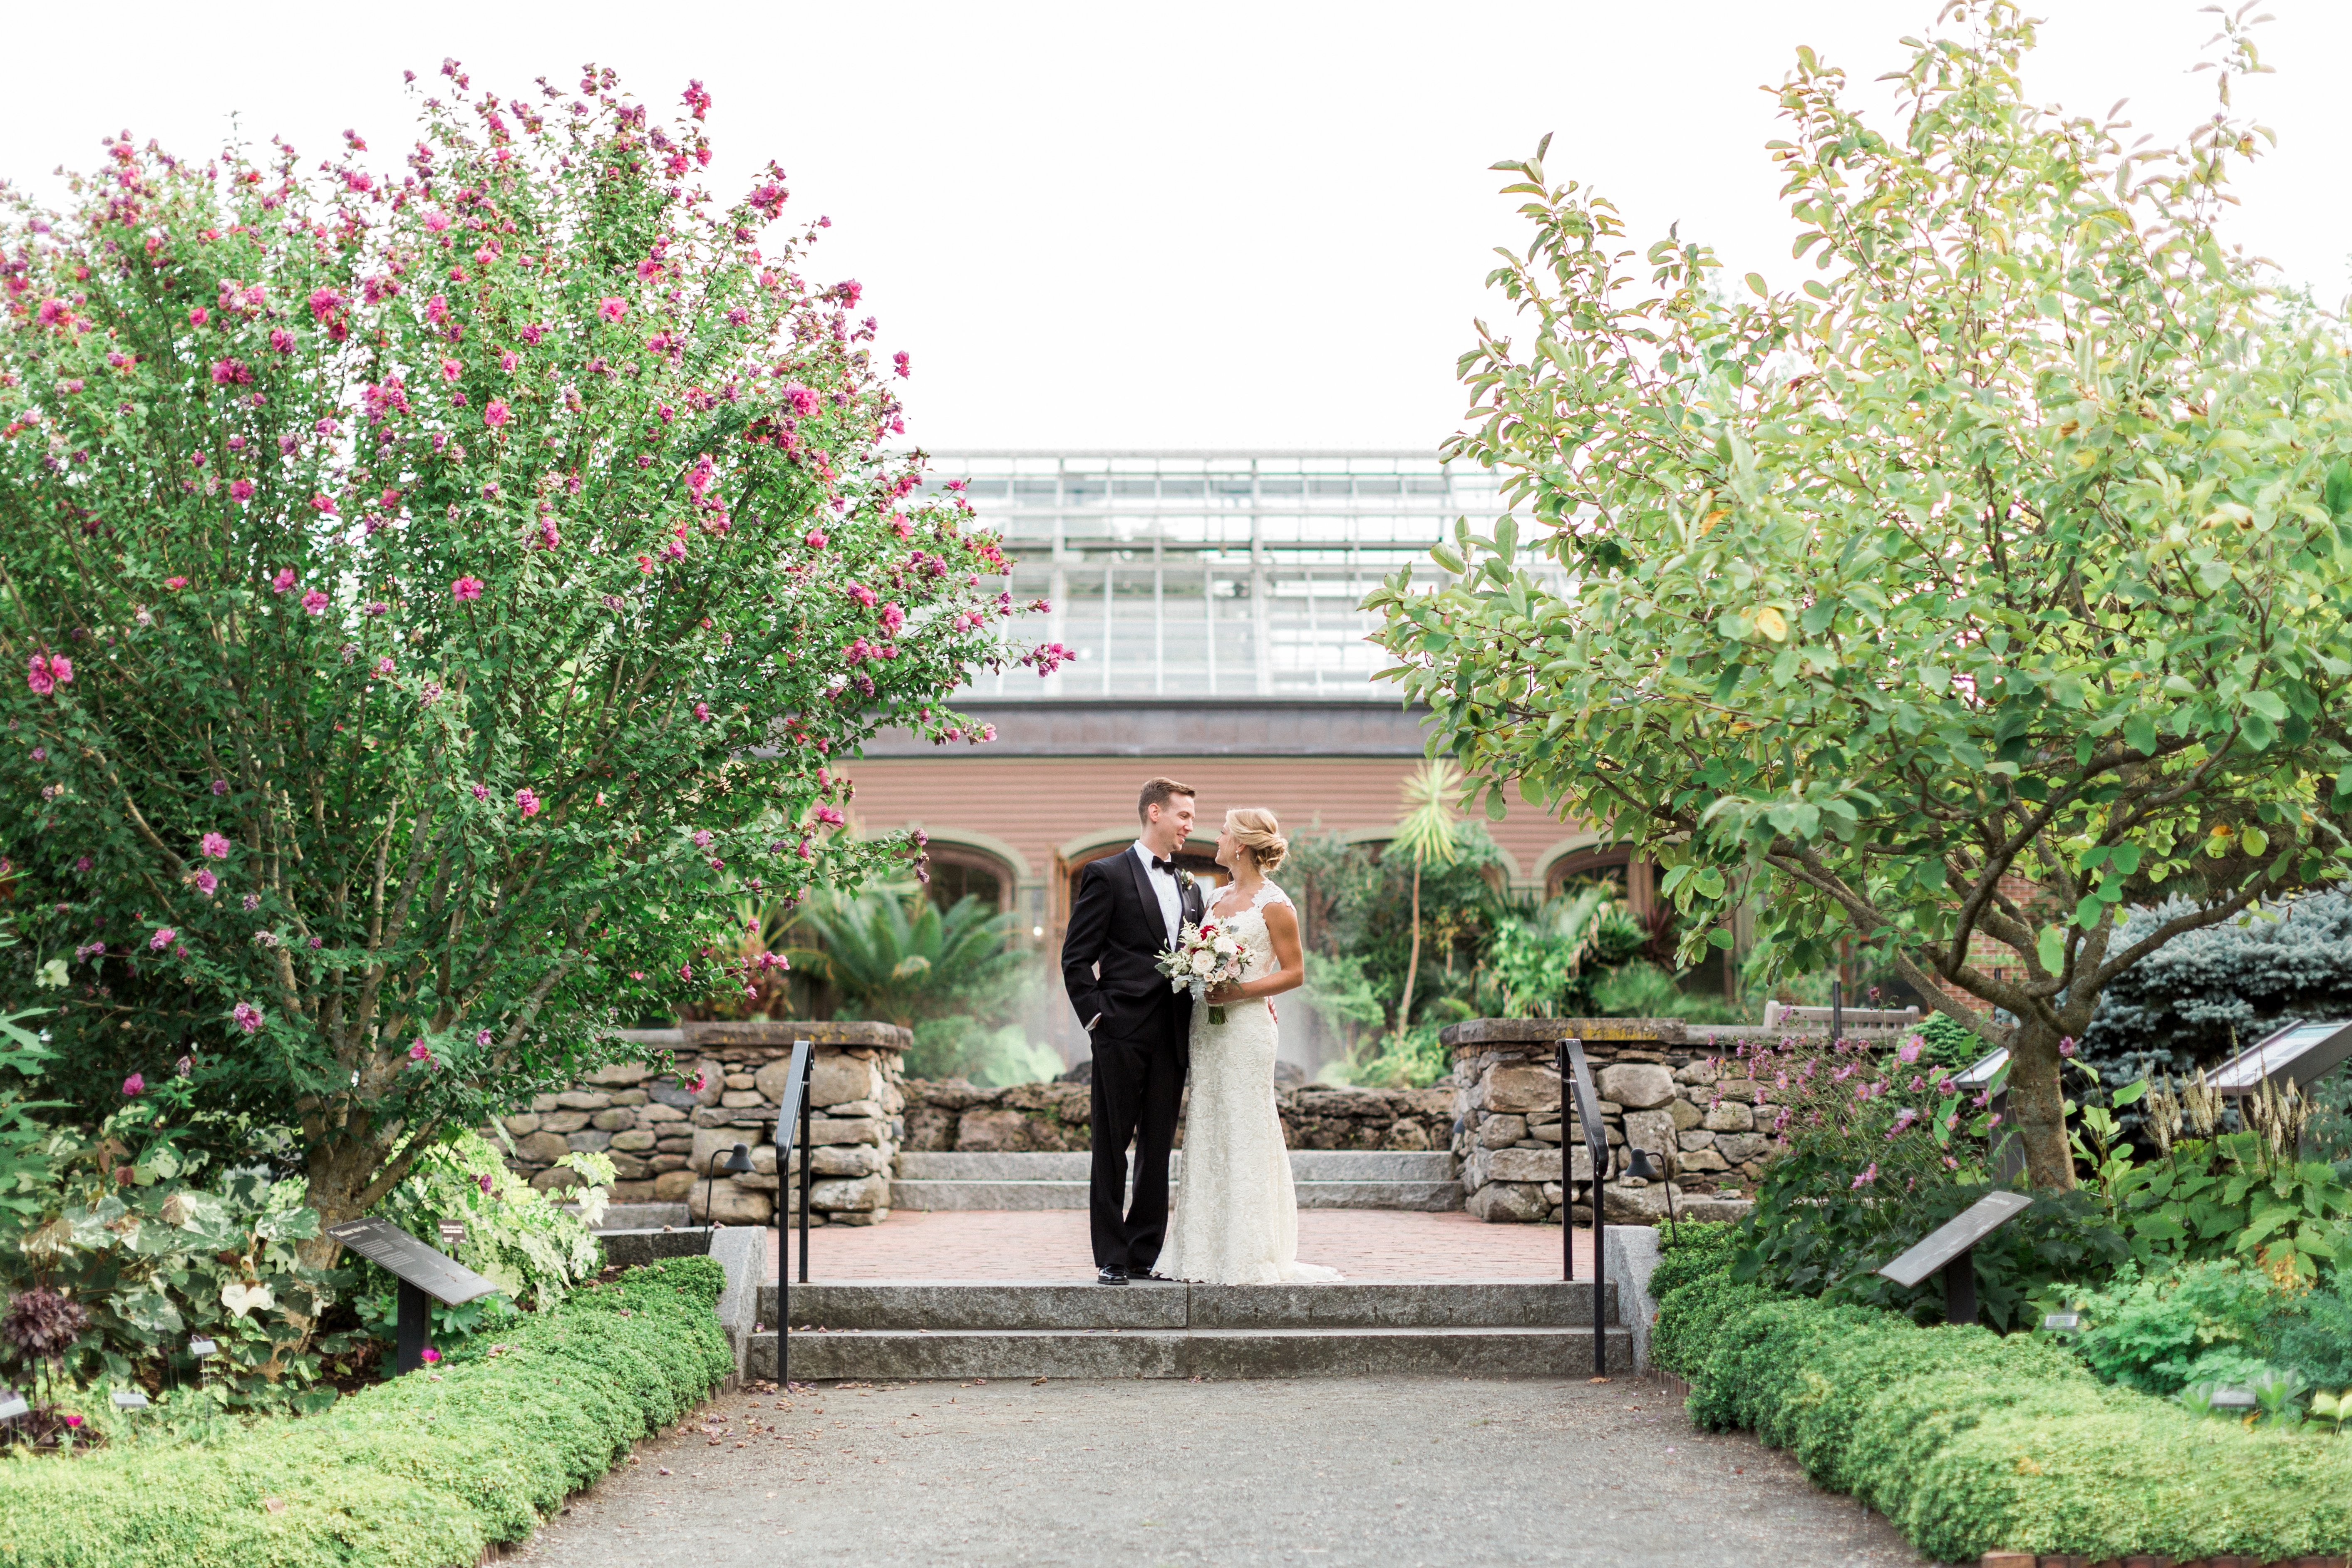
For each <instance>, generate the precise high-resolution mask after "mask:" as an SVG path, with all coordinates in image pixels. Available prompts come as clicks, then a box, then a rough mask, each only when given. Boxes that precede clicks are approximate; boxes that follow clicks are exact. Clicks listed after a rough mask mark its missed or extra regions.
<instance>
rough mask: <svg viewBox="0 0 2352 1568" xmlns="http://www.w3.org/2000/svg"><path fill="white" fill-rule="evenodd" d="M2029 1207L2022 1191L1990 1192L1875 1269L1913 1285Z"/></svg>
mask: <svg viewBox="0 0 2352 1568" xmlns="http://www.w3.org/2000/svg"><path fill="white" fill-rule="evenodd" d="M2032 1206H2033V1200H2032V1198H2030V1197H2028V1196H2026V1195H2025V1194H2023V1193H1990V1194H1987V1195H1985V1196H1984V1197H1981V1198H1979V1199H1978V1200H1977V1201H1976V1202H1974V1203H1972V1204H1970V1205H1969V1206H1968V1207H1966V1208H1964V1209H1962V1210H1961V1211H1960V1212H1959V1213H1958V1214H1956V1215H1953V1216H1952V1217H1951V1218H1950V1219H1948V1220H1947V1221H1946V1222H1944V1224H1942V1225H1940V1226H1937V1227H1936V1229H1935V1230H1933V1231H1931V1232H1929V1233H1928V1234H1927V1236H1925V1237H1921V1238H1920V1239H1919V1241H1918V1242H1917V1244H1916V1245H1915V1246H1914V1247H1912V1248H1911V1250H1910V1251H1908V1252H1906V1253H1905V1254H1904V1255H1903V1256H1902V1257H1900V1258H1896V1259H1895V1261H1894V1262H1892V1263H1890V1264H1888V1265H1887V1266H1886V1267H1885V1268H1882V1269H1880V1270H1879V1272H1880V1273H1881V1274H1884V1275H1885V1276H1886V1278H1888V1279H1892V1280H1894V1281H1895V1283H1896V1284H1897V1285H1916V1284H1917V1283H1919V1281H1920V1280H1922V1279H1926V1278H1927V1276H1928V1275H1930V1274H1933V1273H1934V1272H1936V1270H1937V1269H1938V1268H1943V1267H1944V1266H1945V1265H1946V1264H1948V1263H1950V1262H1951V1261H1953V1260H1954V1259H1955V1258H1958V1257H1960V1256H1961V1255H1962V1254H1963V1253H1965V1252H1967V1251H1968V1250H1969V1248H1970V1247H1974V1246H1975V1245H1976V1244H1977V1243H1978V1242H1979V1241H1982V1240H1983V1239H1984V1238H1985V1237H1988V1236H1990V1235H1991V1234H1992V1233H1993V1232H1994V1231H1996V1230H1999V1229H2000V1227H2001V1226H2004V1225H2006V1224H2008V1223H2009V1222H2010V1221H2011V1220H2012V1219H2015V1218H2016V1217H2017V1216H2018V1215H2021V1214H2022V1213H2024V1212H2025V1211H2026V1210H2027V1209H2029V1208H2031V1207H2032Z"/></svg>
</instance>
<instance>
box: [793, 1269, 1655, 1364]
mask: <svg viewBox="0 0 2352 1568" xmlns="http://www.w3.org/2000/svg"><path fill="white" fill-rule="evenodd" d="M1592 1303H1593V1287H1592V1282H1591V1280H1589V1279H1582V1280H1577V1281H1573V1282H1563V1281H1559V1280H1548V1281H1524V1282H1509V1283H1485V1284H1470V1283H1465V1284H1440V1283H1418V1282H1391V1283H1379V1282H1368V1283H1363V1284H1346V1283H1342V1284H1337V1285H1181V1284H1171V1283H1160V1282H1157V1281H1142V1280H1139V1281H1137V1282H1135V1283H1133V1284H1129V1285H1124V1286H1102V1285H1091V1284H1024V1283H1013V1282H1004V1283H995V1282H985V1283H940V1284H929V1283H918V1282H904V1283H899V1282H875V1283H861V1284H841V1285H828V1284H820V1283H811V1284H807V1285H794V1286H793V1287H792V1316H793V1334H792V1365H791V1368H790V1372H791V1375H792V1377H793V1380H794V1381H795V1382H812V1381H816V1380H819V1379H824V1380H833V1379H853V1380H856V1381H860V1382H886V1381H901V1380H906V1381H919V1380H926V1379H945V1378H957V1379H966V1378H982V1377H985V1378H1019V1377H1026V1378H1044V1377H1083V1378H1140V1377H1170V1378H1172V1377H1209V1378H1244V1377H1351V1376H1353V1377H1361V1376H1371V1375H1376V1374H1380V1373H1424V1374H1446V1375H1458V1376H1483V1377H1588V1376H1591V1374H1592V1370H1593V1366H1592V1351H1593V1335H1592ZM1603 1310H1604V1311H1605V1312H1606V1317H1605V1318H1604V1319H1603V1321H1602V1334H1603V1336H1604V1338H1605V1339H1606V1341H1607V1342H1608V1356H1609V1368H1610V1371H1611V1372H1612V1373H1630V1372H1631V1371H1632V1370H1633V1350H1632V1343H1631V1341H1630V1338H1629V1337H1628V1335H1627V1333H1626V1331H1625V1329H1624V1328H1623V1327H1622V1326H1621V1325H1620V1324H1619V1321H1618V1317H1617V1287H1616V1285H1615V1284H1614V1283H1612V1284H1611V1285H1610V1287H1609V1289H1608V1295H1607V1298H1606V1300H1605V1301H1604V1302H1603ZM758 1311H759V1325H760V1327H761V1330H762V1331H760V1332H756V1333H754V1334H753V1335H752V1336H751V1341H750V1344H749V1347H748V1349H749V1363H748V1366H747V1371H748V1373H749V1374H750V1375H751V1376H752V1377H756V1378H773V1377H774V1376H775V1375H776V1334H775V1331H774V1330H773V1329H772V1328H768V1327H767V1326H766V1325H769V1324H772V1323H773V1322H774V1321H775V1319H776V1287H775V1286H773V1285H763V1286H761V1288H760V1296H759V1308H758ZM803 1324H805V1325H807V1327H806V1328H805V1329H803Z"/></svg>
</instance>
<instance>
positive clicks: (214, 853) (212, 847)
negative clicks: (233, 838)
mask: <svg viewBox="0 0 2352 1568" xmlns="http://www.w3.org/2000/svg"><path fill="white" fill-rule="evenodd" d="M197 847H198V848H199V849H201V850H202V851H203V852H204V856H205V858H206V859H207V860H226V859H227V858H228V840H227V839H226V837H223V836H221V835H220V834H217V833H207V834H205V837H204V839H203V841H202V842H201V843H200V844H198V845H197Z"/></svg>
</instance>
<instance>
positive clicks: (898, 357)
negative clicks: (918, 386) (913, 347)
mask: <svg viewBox="0 0 2352 1568" xmlns="http://www.w3.org/2000/svg"><path fill="white" fill-rule="evenodd" d="M890 363H891V364H892V365H893V366H895V367H896V368H897V370H898V374H900V375H912V374H915V373H914V372H913V370H911V369H910V368H908V367H909V365H910V364H911V363H912V361H911V360H910V359H909V358H908V354H907V351H906V350H904V349H900V350H899V351H898V353H894V354H892V355H891V356H890Z"/></svg>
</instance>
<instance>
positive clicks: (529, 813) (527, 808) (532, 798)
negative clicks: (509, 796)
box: [515, 789, 539, 818]
mask: <svg viewBox="0 0 2352 1568" xmlns="http://www.w3.org/2000/svg"><path fill="white" fill-rule="evenodd" d="M515 805H519V806H520V807H521V808H522V814H523V816H525V817H526V818H529V817H533V816H538V815H539V795H538V794H537V793H536V792H535V791H532V790H529V789H519V790H517V791H515Z"/></svg>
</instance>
